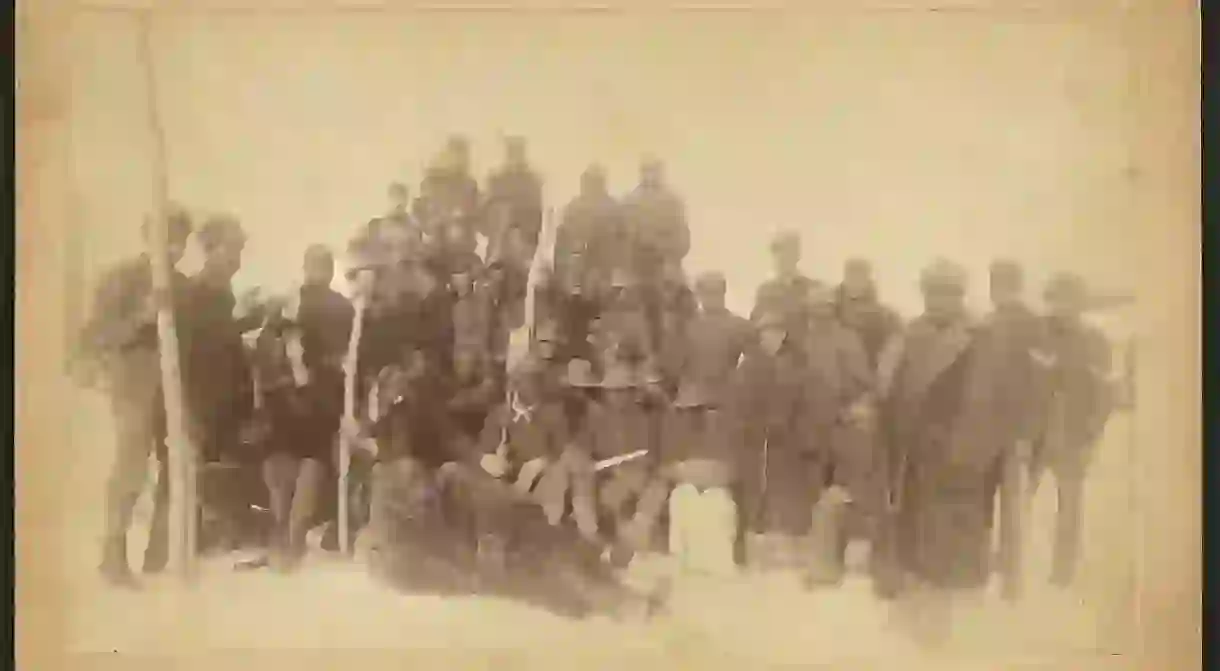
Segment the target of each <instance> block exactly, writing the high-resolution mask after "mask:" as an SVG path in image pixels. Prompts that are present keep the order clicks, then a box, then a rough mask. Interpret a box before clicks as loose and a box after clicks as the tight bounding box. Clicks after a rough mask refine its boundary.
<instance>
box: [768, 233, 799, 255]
mask: <svg viewBox="0 0 1220 671" xmlns="http://www.w3.org/2000/svg"><path fill="white" fill-rule="evenodd" d="M800 247H801V234H800V233H799V232H797V231H794V230H792V229H784V230H782V231H780V232H778V233H776V234H775V237H773V238H771V251H773V252H775V251H779V250H781V249H800Z"/></svg>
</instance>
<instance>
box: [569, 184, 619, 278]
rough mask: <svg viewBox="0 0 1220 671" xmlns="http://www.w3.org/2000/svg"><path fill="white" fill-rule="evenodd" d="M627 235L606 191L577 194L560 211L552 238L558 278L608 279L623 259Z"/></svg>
mask: <svg viewBox="0 0 1220 671" xmlns="http://www.w3.org/2000/svg"><path fill="white" fill-rule="evenodd" d="M628 243H629V238H628V237H627V228H626V224H625V222H624V220H623V211H622V208H621V207H620V206H619V204H618V202H617V201H615V200H614V198H613V197H612V196H610V194H607V193H590V194H581V195H579V196H577V197H576V198H575V199H573V200H572V201H571V202H570V203H568V205H567V206H566V207H565V208H564V210H563V221H562V223H561V224H560V226H559V230H558V231H557V232H556V237H555V266H556V270H557V271H558V272H559V273H560V276H561V277H572V276H573V275H575V276H576V277H579V278H580V279H582V280H584V281H590V278H594V281H597V280H603V281H608V280H609V278H610V275H611V273H612V272H613V270H614V268H616V267H623V266H624V265H625V261H626V259H627V253H628Z"/></svg>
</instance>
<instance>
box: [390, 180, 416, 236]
mask: <svg viewBox="0 0 1220 671" xmlns="http://www.w3.org/2000/svg"><path fill="white" fill-rule="evenodd" d="M386 195H387V196H388V198H389V208H388V209H387V211H386V214H385V215H384V216H383V217H382V221H384V222H385V223H386V224H387V225H396V226H401V227H403V228H411V229H416V228H418V227H419V225H418V223H417V222H416V221H415V217H414V216H413V215H412V213H411V208H412V202H411V188H410V187H408V186H407V185H406V184H404V183H402V182H393V183H391V184H390V186H389V188H388V189H387V190H386Z"/></svg>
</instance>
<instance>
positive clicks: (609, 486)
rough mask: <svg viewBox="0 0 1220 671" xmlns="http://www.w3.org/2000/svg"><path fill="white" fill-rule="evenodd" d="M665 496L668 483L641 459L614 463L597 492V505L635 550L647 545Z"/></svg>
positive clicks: (666, 496) (622, 537)
mask: <svg viewBox="0 0 1220 671" xmlns="http://www.w3.org/2000/svg"><path fill="white" fill-rule="evenodd" d="M668 498H669V483H668V482H667V481H666V480H665V479H663V478H661V477H658V476H657V475H656V474H655V473H654V472H653V469H652V466H651V464H648V463H646V462H643V461H642V460H637V461H630V462H627V463H625V464H621V465H619V466H616V467H614V468H613V469H612V470H611V473H610V475H608V476H607V477H606V479H605V480H604V481H603V482H602V484H601V486H600V487H599V488H598V492H597V499H598V507H599V508H600V509H601V510H602V511H603V512H604V513H606V514H608V515H609V516H610V518H611V519H612V520H614V521H615V523H616V524H617V525H618V529H617V532H618V537H619V539H620V540H621V541H624V542H626V543H627V544H628V545H629V546H631V548H632V549H633V550H636V551H639V550H643V549H645V547H646V546H647V544H648V542H649V540H650V539H651V537H652V532H653V529H654V528H655V525H656V523H657V521H658V520H659V519H660V517H661V512H662V511H663V510H664V508H665V501H666V499H668ZM633 499H634V503H635V505H634V511H633V512H632V513H631V514H630V516H629V517H628V514H627V510H629V509H630V508H631V506H630V504H631V503H632V500H633Z"/></svg>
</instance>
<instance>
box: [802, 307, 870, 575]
mask: <svg viewBox="0 0 1220 671" xmlns="http://www.w3.org/2000/svg"><path fill="white" fill-rule="evenodd" d="M807 300H808V310H809V318H810V320H809V330H808V332H807V335H806V341H805V356H806V365H807V368H806V379H805V384H804V394H803V397H802V399H801V407H802V408H803V417H804V419H805V423H806V424H805V426H806V427H807V428H806V430H805V440H806V441H808V442H809V443H810V445H811V446H812V449H813V452H814V454H815V455H817V456H816V458H817V459H818V460H819V461H821V472H820V479H819V481H818V482H816V483H814V490H815V491H817V492H818V494H817V497H818V498H817V503H816V504H815V506H814V510H813V529H812V534H811V541H812V545H813V556H812V557H811V560H812V563H811V564H810V569H811V570H810V573H809V574H808V575H807V577H808V579H809V581H810V583H811V584H814V585H820V584H837V583H838V582H839V581H841V580H842V578H843V572H844V569H845V565H844V551H845V549H846V543H847V540H848V538H849V537H851V536H854V537H857V538H861V539H871V538H872V533H871V528H870V527H871V521H872V520H871V517H872V514H873V513H874V512H875V511H876V508H877V502H878V499H879V498H880V493H879V492H875V491H874V490H875V486H874V485H875V471H874V464H873V454H872V447H873V445H872V441H870V440H868V435H869V434H868V432H869V430H870V428H871V427H870V426H869V424H870V423H871V417H872V415H873V399H872V392H873V384H874V381H873V375H872V371H871V370H870V369H869V366H868V357H867V356H866V354H865V351H864V345H863V344H862V343H861V342H860V338H859V336H857V335H856V332H855V331H852V330H851V329H849V328H847V327H845V326H843V325H842V324H841V323H840V322H839V321H838V319H836V317H835V305H834V289H833V288H832V287H829V286H825V285H821V284H817V285H815V286H814V288H813V289H812V290H811V291H810V292H809V295H808V299H807ZM819 490H820V491H819ZM846 513H851V515H850V516H849V515H847V514H846ZM849 523H850V524H849Z"/></svg>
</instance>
